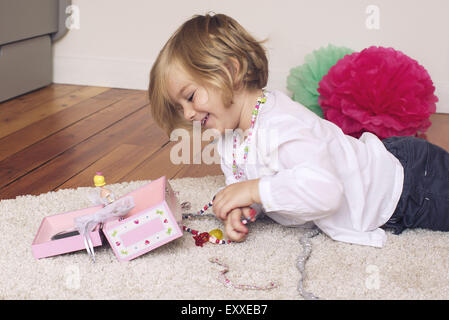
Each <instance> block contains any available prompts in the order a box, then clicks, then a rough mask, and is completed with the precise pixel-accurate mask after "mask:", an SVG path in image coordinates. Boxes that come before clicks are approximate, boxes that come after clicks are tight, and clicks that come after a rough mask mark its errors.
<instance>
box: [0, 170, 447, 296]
mask: <svg viewBox="0 0 449 320" xmlns="http://www.w3.org/2000/svg"><path fill="white" fill-rule="evenodd" d="M147 182H148V181H135V182H130V183H121V184H113V185H109V188H110V189H112V190H113V191H114V192H115V194H116V195H118V196H121V195H124V194H125V193H127V192H130V191H132V190H134V189H136V188H137V187H139V186H141V185H143V184H145V183H147ZM170 183H171V185H172V187H173V189H174V190H175V191H179V199H180V201H181V202H183V201H190V202H191V204H192V210H190V212H196V211H198V210H199V209H200V208H202V207H203V206H204V205H205V204H207V203H208V202H209V201H210V199H211V198H212V197H213V195H214V194H215V191H216V190H217V189H218V188H219V187H221V186H223V185H224V177H223V176H216V177H211V176H209V177H204V178H183V179H174V180H170ZM92 189H93V188H78V189H76V190H75V189H66V190H60V191H58V192H50V193H46V194H42V195H40V196H21V197H18V198H16V199H14V200H3V201H0V217H1V224H0V234H1V240H2V241H1V242H0V246H1V253H0V268H1V272H0V299H174V300H180V299H194V300H196V299H202V300H209V299H217V300H221V299H239V300H247V299H248V300H249V299H251V300H253V299H254V300H255V299H265V300H271V299H282V300H291V299H293V300H296V299H302V297H301V296H300V295H299V293H298V291H297V287H298V282H299V280H300V278H301V277H300V273H299V271H298V269H297V266H296V265H297V259H298V257H299V255H300V254H301V252H302V246H301V245H300V243H299V239H300V237H301V235H302V234H303V232H304V231H303V230H301V229H295V228H286V227H282V226H280V225H278V224H276V223H274V222H273V221H272V220H270V219H269V218H264V219H260V220H258V221H256V222H255V223H253V224H251V225H249V228H250V234H249V236H248V239H247V240H246V241H245V242H242V243H235V244H231V245H222V246H217V245H212V244H206V245H205V246H204V247H197V246H195V242H194V240H193V239H192V236H191V235H190V234H188V233H185V234H184V236H183V237H182V238H179V239H177V240H175V241H173V242H171V243H169V244H166V245H164V246H162V247H159V248H158V249H156V250H154V251H151V252H149V253H147V254H145V255H143V256H141V257H138V258H136V259H135V260H132V261H130V262H119V261H118V260H117V259H116V257H115V256H114V254H113V252H112V249H111V248H110V247H109V244H108V243H107V242H105V244H104V246H103V247H101V248H96V250H95V251H96V258H97V262H96V263H95V264H94V263H91V262H90V261H89V259H88V256H87V253H86V251H79V252H76V253H69V254H64V255H60V256H55V257H51V258H45V259H40V260H36V259H34V257H33V256H32V253H31V243H32V242H33V239H34V236H35V234H36V232H37V230H38V227H39V225H40V223H41V220H42V218H44V217H45V216H48V215H53V214H57V213H62V212H66V211H71V210H76V209H80V208H84V207H87V206H90V203H89V200H88V198H87V194H88V192H89V191H91V190H92ZM209 210H211V209H209ZM185 224H186V225H188V226H190V227H192V228H194V229H197V230H201V231H210V230H212V229H214V228H221V227H222V225H221V223H220V221H218V220H217V219H215V218H211V217H202V218H198V219H191V220H186V221H185ZM387 234H388V241H387V244H386V246H385V247H384V248H381V249H380V248H372V247H366V246H359V245H351V244H345V243H339V242H336V241H333V240H331V239H330V238H328V237H327V236H325V235H324V234H322V233H321V234H319V235H318V236H315V237H314V238H312V240H311V242H312V246H313V247H312V248H313V250H312V254H311V256H310V258H309V260H308V262H307V264H306V278H305V279H304V287H305V289H306V290H308V291H310V292H312V293H313V294H315V295H316V296H318V297H319V298H322V299H448V298H449V233H444V232H431V231H425V230H406V231H404V232H403V234H401V235H399V236H396V235H393V234H392V233H390V232H388V233H387ZM211 257H218V258H220V259H221V260H222V261H223V262H224V263H226V264H228V266H229V268H230V270H229V272H228V273H227V276H228V277H229V279H230V280H231V281H233V282H234V283H236V284H254V285H259V286H264V285H267V284H268V283H269V282H270V281H274V282H275V283H276V284H277V285H278V287H277V288H275V289H272V290H268V291H253V290H238V289H235V288H232V287H226V286H224V284H223V283H222V282H221V280H220V278H219V275H220V271H222V270H223V268H222V267H220V266H218V265H217V264H212V263H210V262H209V258H211Z"/></svg>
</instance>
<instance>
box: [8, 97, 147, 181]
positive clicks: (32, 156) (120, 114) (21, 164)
mask: <svg viewBox="0 0 449 320" xmlns="http://www.w3.org/2000/svg"><path fill="white" fill-rule="evenodd" d="M146 103H147V100H146V97H145V96H143V95H142V94H140V93H139V94H137V95H136V94H135V95H131V96H129V97H126V98H125V99H123V100H121V101H119V102H117V103H114V104H111V105H109V106H107V107H106V108H104V109H102V110H100V111H99V112H96V113H94V114H92V115H90V116H88V117H87V118H86V119H84V120H83V121H79V122H76V123H74V124H73V125H71V126H69V127H67V128H65V129H64V130H61V131H59V132H57V133H55V134H53V135H51V136H49V137H47V138H45V139H43V140H41V141H39V142H38V143H35V144H33V145H31V146H30V147H28V148H26V149H24V150H22V151H20V152H17V153H15V154H13V155H12V156H10V157H8V158H6V159H4V160H2V161H0V187H3V186H5V185H7V184H9V183H11V182H12V181H14V180H16V179H18V178H19V177H21V176H23V175H25V174H26V173H27V172H29V171H32V170H34V169H35V168H37V167H38V166H40V165H42V164H43V163H45V162H47V161H50V160H51V159H53V158H54V157H56V156H57V155H59V154H61V153H62V152H64V151H65V150H67V149H69V148H71V147H72V146H75V145H77V144H78V143H80V142H82V141H84V140H86V139H87V138H89V137H91V136H93V135H95V134H96V133H98V132H100V131H102V130H103V129H104V128H107V127H109V126H111V125H112V124H113V123H115V122H117V121H118V120H119V119H122V118H124V117H125V116H127V115H128V114H130V113H132V112H135V111H136V110H138V109H141V108H142V107H143V106H145V104H146Z"/></svg>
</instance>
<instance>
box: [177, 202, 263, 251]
mask: <svg viewBox="0 0 449 320" xmlns="http://www.w3.org/2000/svg"><path fill="white" fill-rule="evenodd" d="M214 199H215V196H214V198H213V199H212V201H211V202H209V203H208V204H206V205H205V206H204V207H203V208H202V209H201V210H199V211H198V212H197V213H196V214H191V213H190V214H184V215H183V216H182V217H183V218H184V219H190V218H192V217H194V216H195V217H198V216H214V215H213V214H206V213H205V212H206V211H207V209H209V208H210V207H212V205H213V201H214ZM181 208H182V209H184V210H189V209H190V202H183V203H182V204H181ZM255 218H256V217H255V216H254V215H252V216H250V217H248V218H243V219H242V220H241V221H242V223H243V224H247V223H248V222H250V221H251V220H254V219H255ZM182 230H184V231H186V232H189V233H191V234H192V235H193V239H194V240H195V244H196V245H197V246H199V247H202V246H203V245H204V244H205V243H206V242H210V243H213V244H230V243H231V242H232V241H231V240H223V239H218V238H217V237H216V236H214V235H213V234H211V232H200V231H198V230H194V229H191V228H189V227H187V226H185V225H182Z"/></svg>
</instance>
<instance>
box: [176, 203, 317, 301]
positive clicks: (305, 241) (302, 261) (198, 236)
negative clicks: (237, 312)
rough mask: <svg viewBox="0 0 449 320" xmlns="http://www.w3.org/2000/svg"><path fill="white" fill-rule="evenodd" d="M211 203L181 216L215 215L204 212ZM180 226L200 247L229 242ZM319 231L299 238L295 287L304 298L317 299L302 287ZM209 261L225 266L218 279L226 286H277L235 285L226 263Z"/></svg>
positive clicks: (315, 229)
mask: <svg viewBox="0 0 449 320" xmlns="http://www.w3.org/2000/svg"><path fill="white" fill-rule="evenodd" d="M214 199H215V197H214ZM212 205H213V199H212V201H211V202H209V204H207V205H205V206H204V207H203V209H201V210H199V211H198V212H197V213H196V214H191V213H189V214H184V215H183V218H186V219H190V218H192V217H198V216H211V217H215V215H214V214H206V213H205V212H206V211H207V209H209V208H210V207H212ZM181 208H182V209H183V210H190V202H183V203H182V204H181ZM252 218H253V217H249V218H246V219H243V220H242V223H244V224H246V223H248V222H249V221H251V219H252ZM243 221H245V222H243ZM182 227H183V230H184V231H187V232H189V233H191V234H193V235H194V237H193V238H194V239H195V244H196V245H197V246H201V247H202V246H203V244H204V243H205V242H207V241H209V242H211V243H214V244H229V243H231V241H230V240H227V241H225V240H218V239H216V237H214V236H211V235H209V233H207V232H203V233H200V232H199V231H197V230H193V229H190V228H187V227H186V226H185V225H183V226H182ZM319 233H320V231H319V229H318V228H316V227H315V228H313V229H310V230H308V231H306V232H305V233H304V234H303V235H302V236H301V238H300V239H299V242H300V243H301V245H302V252H301V254H300V255H299V257H298V262H297V268H298V270H299V273H300V275H301V279H300V280H299V283H298V288H297V289H298V292H299V294H300V295H301V296H302V297H303V298H304V299H305V300H317V299H319V298H318V297H317V296H315V295H314V294H313V293H311V292H308V291H306V290H305V289H304V280H305V279H306V262H307V260H308V259H309V257H310V255H311V254H312V243H311V241H310V239H311V238H313V237H315V236H316V235H318V234H319ZM209 261H210V262H211V263H216V264H218V265H221V266H223V267H224V268H225V269H224V270H223V271H221V273H220V274H221V277H220V279H221V280H222V282H223V284H224V285H225V286H228V287H229V286H230V287H233V288H235V289H243V290H245V289H246V290H270V289H274V288H276V287H278V285H276V284H274V282H270V285H268V286H264V287H261V286H255V285H242V284H237V285H235V284H233V283H232V282H231V281H230V280H229V278H227V277H226V273H227V272H228V271H229V267H228V266H227V265H226V264H224V263H222V262H221V261H220V260H219V259H218V258H210V259H209Z"/></svg>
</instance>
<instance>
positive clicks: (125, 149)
mask: <svg viewBox="0 0 449 320" xmlns="http://www.w3.org/2000/svg"><path fill="white" fill-rule="evenodd" d="M145 149H146V148H145V147H144V146H136V145H132V144H121V145H119V146H118V147H117V148H115V149H114V150H112V151H111V152H110V153H108V154H107V155H105V156H104V157H102V158H101V159H99V160H98V161H96V162H94V163H92V164H91V165H90V166H88V167H87V168H85V169H84V170H83V171H81V172H80V173H79V174H77V175H76V176H74V177H73V178H71V179H70V180H68V181H66V182H65V183H64V184H62V185H60V186H59V187H57V188H56V190H59V189H69V188H78V187H93V186H94V185H93V177H94V175H95V174H96V172H99V171H100V172H102V173H103V175H104V176H105V180H106V183H107V184H113V183H118V182H123V181H121V178H122V177H123V176H124V175H126V174H127V173H128V172H130V171H132V170H133V169H134V167H135V165H136V161H139V160H140V161H142V160H143V159H145V158H146V155H145ZM142 158H143V159H142Z"/></svg>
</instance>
